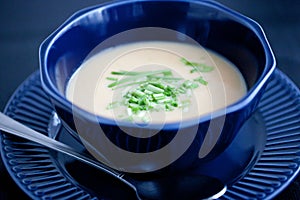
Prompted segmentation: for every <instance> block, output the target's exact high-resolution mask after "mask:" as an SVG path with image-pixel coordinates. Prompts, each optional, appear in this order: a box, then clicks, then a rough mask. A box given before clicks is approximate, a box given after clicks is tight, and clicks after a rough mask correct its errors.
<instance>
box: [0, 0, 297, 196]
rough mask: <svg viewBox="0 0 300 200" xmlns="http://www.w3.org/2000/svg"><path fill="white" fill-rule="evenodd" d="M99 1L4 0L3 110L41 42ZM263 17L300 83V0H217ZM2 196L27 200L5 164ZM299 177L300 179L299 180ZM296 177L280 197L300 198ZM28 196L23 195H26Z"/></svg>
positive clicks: (283, 62) (282, 62) (287, 69)
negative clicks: (70, 17)
mask: <svg viewBox="0 0 300 200" xmlns="http://www.w3.org/2000/svg"><path fill="white" fill-rule="evenodd" d="M101 2H104V1H100V0H98V1H97V0H51V1H45V0H44V1H43V0H6V1H5V0H0V61H1V62H0V109H1V110H3V108H4V106H5V104H6V102H7V101H8V99H9V97H10V96H11V95H12V94H13V92H14V91H15V89H16V88H17V87H18V86H19V85H20V84H21V83H22V81H24V80H25V79H26V78H27V77H28V76H29V75H30V74H31V73H33V72H34V71H36V70H38V67H39V63H38V49H39V45H40V43H41V42H42V41H43V40H44V39H45V38H46V37H47V36H48V35H49V34H50V33H51V32H53V31H54V30H55V29H56V28H57V27H58V26H59V25H60V24H61V23H62V22H64V21H65V20H66V19H67V18H68V17H69V16H70V15H71V14H72V13H74V12H75V11H77V10H79V9H81V8H84V7H87V6H90V5H95V4H98V3H101ZM218 2H221V3H223V4H224V5H226V6H228V7H230V8H233V9H235V10H237V11H240V12H241V13H243V14H244V15H246V16H248V17H250V18H252V19H254V20H256V21H257V22H259V23H260V24H261V25H262V27H263V28H264V30H265V33H266V35H267V37H268V39H269V42H270V44H271V46H272V48H273V51H274V53H275V56H276V59H277V63H278V64H277V67H278V68H279V69H280V70H282V71H283V72H284V73H286V74H287V75H288V76H289V77H290V78H291V79H292V80H293V81H294V82H295V83H296V84H297V85H298V86H300V75H299V72H300V70H299V69H298V68H299V67H300V1H297V0H272V1H271V0H242V1H238V0H218ZM0 169H1V171H0V199H23V198H24V196H22V195H23V194H22V192H21V191H20V190H19V189H18V188H17V187H16V186H15V185H14V182H13V181H12V180H11V179H10V177H9V175H8V174H6V173H5V169H4V167H3V165H2V164H0ZM299 182H300V181H299ZM299 182H297V181H294V182H293V183H292V184H291V185H290V186H289V187H288V188H287V189H286V190H285V191H284V192H282V193H281V194H280V195H279V197H278V200H279V199H280V200H281V199H300V183H299ZM21 197H23V198H21Z"/></svg>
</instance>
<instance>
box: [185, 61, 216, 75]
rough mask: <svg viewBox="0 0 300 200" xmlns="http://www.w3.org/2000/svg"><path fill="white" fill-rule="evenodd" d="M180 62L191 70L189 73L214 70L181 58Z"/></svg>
mask: <svg viewBox="0 0 300 200" xmlns="http://www.w3.org/2000/svg"><path fill="white" fill-rule="evenodd" d="M180 61H181V62H182V63H183V64H185V65H186V66H191V67H193V69H192V70H191V71H190V72H191V73H194V72H211V71H212V70H213V69H214V68H213V67H212V66H208V65H206V64H204V63H197V62H191V61H188V60H187V59H185V58H181V59H180Z"/></svg>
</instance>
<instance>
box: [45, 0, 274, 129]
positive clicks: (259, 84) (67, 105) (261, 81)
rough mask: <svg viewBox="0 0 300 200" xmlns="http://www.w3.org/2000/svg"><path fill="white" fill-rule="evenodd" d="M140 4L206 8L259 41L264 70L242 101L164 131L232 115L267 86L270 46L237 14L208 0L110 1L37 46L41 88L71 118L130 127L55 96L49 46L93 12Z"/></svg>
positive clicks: (258, 27) (270, 68)
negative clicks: (240, 27) (244, 28)
mask: <svg viewBox="0 0 300 200" xmlns="http://www.w3.org/2000/svg"><path fill="white" fill-rule="evenodd" d="M143 2H170V3H171V2H172V3H193V4H197V5H204V6H208V7H210V8H213V9H216V10H218V11H220V12H222V13H224V14H226V15H227V16H228V17H231V18H232V19H234V20H236V21H238V22H239V23H240V24H242V25H244V26H246V27H247V28H249V29H250V30H251V31H253V33H254V34H255V35H256V36H257V38H258V40H259V41H260V43H261V45H262V47H263V50H264V52H265V60H266V63H265V68H264V70H263V72H262V74H261V76H260V77H258V79H257V81H256V82H255V84H254V85H253V86H252V88H251V89H250V90H248V91H247V93H246V95H244V96H243V97H242V98H240V99H239V100H238V101H237V102H235V103H233V104H230V105H228V106H226V107H225V108H221V109H218V110H216V111H213V112H211V113H208V114H204V115H201V116H199V117H198V118H197V119H186V120H181V121H180V122H167V123H164V124H165V126H164V129H174V128H178V126H179V125H180V127H181V128H182V127H188V126H191V125H194V124H195V123H197V124H199V123H201V122H205V121H210V120H211V119H213V118H217V117H220V116H224V114H225V116H226V115H228V114H230V113H233V112H235V111H238V110H240V109H242V108H244V107H245V106H246V105H248V104H249V103H250V102H251V101H252V100H253V99H254V98H255V96H256V95H257V94H258V93H259V91H260V90H261V89H262V88H263V87H264V86H265V85H266V84H267V81H268V80H269V78H270V76H271V75H272V74H273V72H274V70H275V68H276V60H275V56H274V53H273V51H272V49H271V46H270V44H269V42H268V39H267V37H266V34H265V33H264V30H263V28H262V27H261V25H260V24H259V23H257V22H256V21H254V20H253V19H251V18H249V17H247V16H245V15H243V14H241V13H240V12H238V11H235V10H233V9H231V8H228V7H227V6H225V5H223V4H221V3H218V2H214V1H211V0H202V1H197V0H171V1H170V0H135V1H132V0H117V1H111V2H106V3H102V4H97V5H94V6H90V7H87V8H83V9H81V10H79V11H77V12H75V13H74V14H73V15H71V16H70V17H69V18H68V19H67V20H66V21H65V22H64V23H62V24H61V25H60V26H59V27H58V28H57V29H56V30H55V31H54V32H53V33H52V34H50V35H49V36H48V37H47V38H46V39H45V40H44V41H43V42H42V44H41V45H40V47H39V65H40V76H41V78H40V79H41V84H42V87H43V89H44V91H45V92H46V93H48V95H49V96H50V97H51V98H53V99H54V100H55V101H56V102H58V103H59V104H60V106H62V107H63V108H64V109H68V110H70V111H71V112H72V113H73V114H74V112H75V113H76V114H79V115H80V116H84V117H85V118H87V119H88V120H92V121H95V120H96V121H97V122H98V123H99V122H101V124H108V125H118V126H120V125H121V126H129V127H132V123H130V122H126V121H124V122H123V121H121V120H114V119H109V118H106V117H103V116H100V115H97V116H95V115H94V114H92V113H90V112H88V111H86V110H84V109H81V108H80V107H78V106H76V105H74V104H73V103H71V102H70V101H69V100H67V99H66V98H65V97H64V96H63V95H61V94H59V92H58V90H57V89H56V87H55V85H54V83H52V82H51V79H50V76H49V72H48V70H47V67H46V66H47V57H48V54H49V51H50V49H51V46H52V44H53V43H54V42H55V41H56V40H57V39H58V38H59V37H60V36H61V35H63V34H64V33H65V32H66V31H67V30H68V29H69V28H71V27H72V25H73V24H74V23H75V22H76V21H78V20H80V19H81V18H84V17H85V16H87V15H89V14H90V13H93V12H97V11H98V12H102V11H103V10H105V9H107V8H110V7H116V6H117V7H118V6H122V5H125V4H134V3H143ZM151 127H152V128H157V127H161V124H152V123H151Z"/></svg>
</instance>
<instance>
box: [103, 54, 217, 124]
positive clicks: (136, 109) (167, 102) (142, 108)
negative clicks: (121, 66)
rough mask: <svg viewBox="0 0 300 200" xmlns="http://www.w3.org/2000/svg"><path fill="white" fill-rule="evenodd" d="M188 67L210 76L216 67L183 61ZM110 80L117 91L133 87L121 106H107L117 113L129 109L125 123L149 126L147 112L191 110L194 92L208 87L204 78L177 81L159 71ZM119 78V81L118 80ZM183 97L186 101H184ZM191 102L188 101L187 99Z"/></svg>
mask: <svg viewBox="0 0 300 200" xmlns="http://www.w3.org/2000/svg"><path fill="white" fill-rule="evenodd" d="M180 61H181V62H182V63H183V64H184V65H186V66H191V67H193V68H192V70H190V72H191V73H194V72H209V71H212V70H213V67H210V66H207V65H205V64H200V63H196V62H191V61H188V60H187V59H185V58H181V60H180ZM111 75H112V76H110V77H107V80H109V81H112V82H111V83H110V84H109V85H108V87H109V88H111V89H113V90H115V89H118V88H123V87H129V86H131V88H128V89H129V90H128V91H127V92H126V94H124V95H123V96H122V100H121V101H119V102H112V103H111V104H109V105H108V106H107V108H108V109H114V108H116V107H118V106H125V108H126V109H127V117H126V116H122V118H123V119H127V120H129V121H134V120H135V119H136V118H139V119H140V120H142V121H144V122H149V120H150V118H149V116H148V115H147V112H153V111H161V110H164V111H172V110H174V109H175V108H182V109H184V110H186V109H188V107H189V105H190V100H189V99H188V98H189V97H190V91H191V90H193V89H195V88H198V87H199V83H200V84H202V85H207V84H208V83H207V81H205V80H204V79H203V78H202V77H198V78H195V79H193V80H184V79H183V78H179V77H174V76H173V73H172V71H171V70H155V71H113V72H111ZM115 76H116V77H115ZM182 97H184V98H185V100H182ZM186 98H187V99H186Z"/></svg>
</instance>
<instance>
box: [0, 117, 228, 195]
mask: <svg viewBox="0 0 300 200" xmlns="http://www.w3.org/2000/svg"><path fill="white" fill-rule="evenodd" d="M0 130H2V131H5V132H6V133H10V134H13V135H15V136H18V137H21V138H24V139H27V140H30V141H33V142H36V143H38V144H41V145H43V146H45V147H48V148H50V149H52V150H56V151H59V152H61V153H64V154H67V155H69V156H71V157H73V158H76V159H78V160H80V161H82V162H84V163H86V164H88V165H90V166H93V167H96V168H97V169H99V170H101V171H103V172H105V173H107V174H109V175H111V176H112V177H114V178H117V179H119V180H120V181H122V182H123V183H125V184H126V185H128V186H129V187H131V188H132V189H133V190H134V191H135V193H136V196H137V198H138V199H183V198H184V199H195V198H196V199H216V198H219V197H220V196H222V195H223V194H224V193H225V192H226V189H227V188H226V186H225V185H224V184H223V183H222V182H221V181H220V180H218V179H216V178H213V177H209V176H205V175H194V174H193V175H188V174H179V175H176V176H174V175H173V176H157V177H156V176H152V175H151V176H148V175H146V174H145V176H139V177H136V176H129V175H128V174H124V173H121V172H118V171H116V170H114V169H111V168H110V167H108V166H106V165H103V164H101V163H100V162H97V161H95V160H93V159H92V158H89V157H88V156H87V155H84V154H83V153H81V152H79V151H78V150H76V149H74V148H72V147H70V146H68V145H66V144H64V143H61V142H59V141H57V140H54V139H51V138H49V137H47V136H45V135H43V134H41V133H39V132H37V131H35V130H33V129H31V128H29V127H27V126H25V125H23V124H21V123H19V122H17V121H16V120H14V119H12V118H10V117H8V116H6V115H5V114H3V113H1V112H0Z"/></svg>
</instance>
